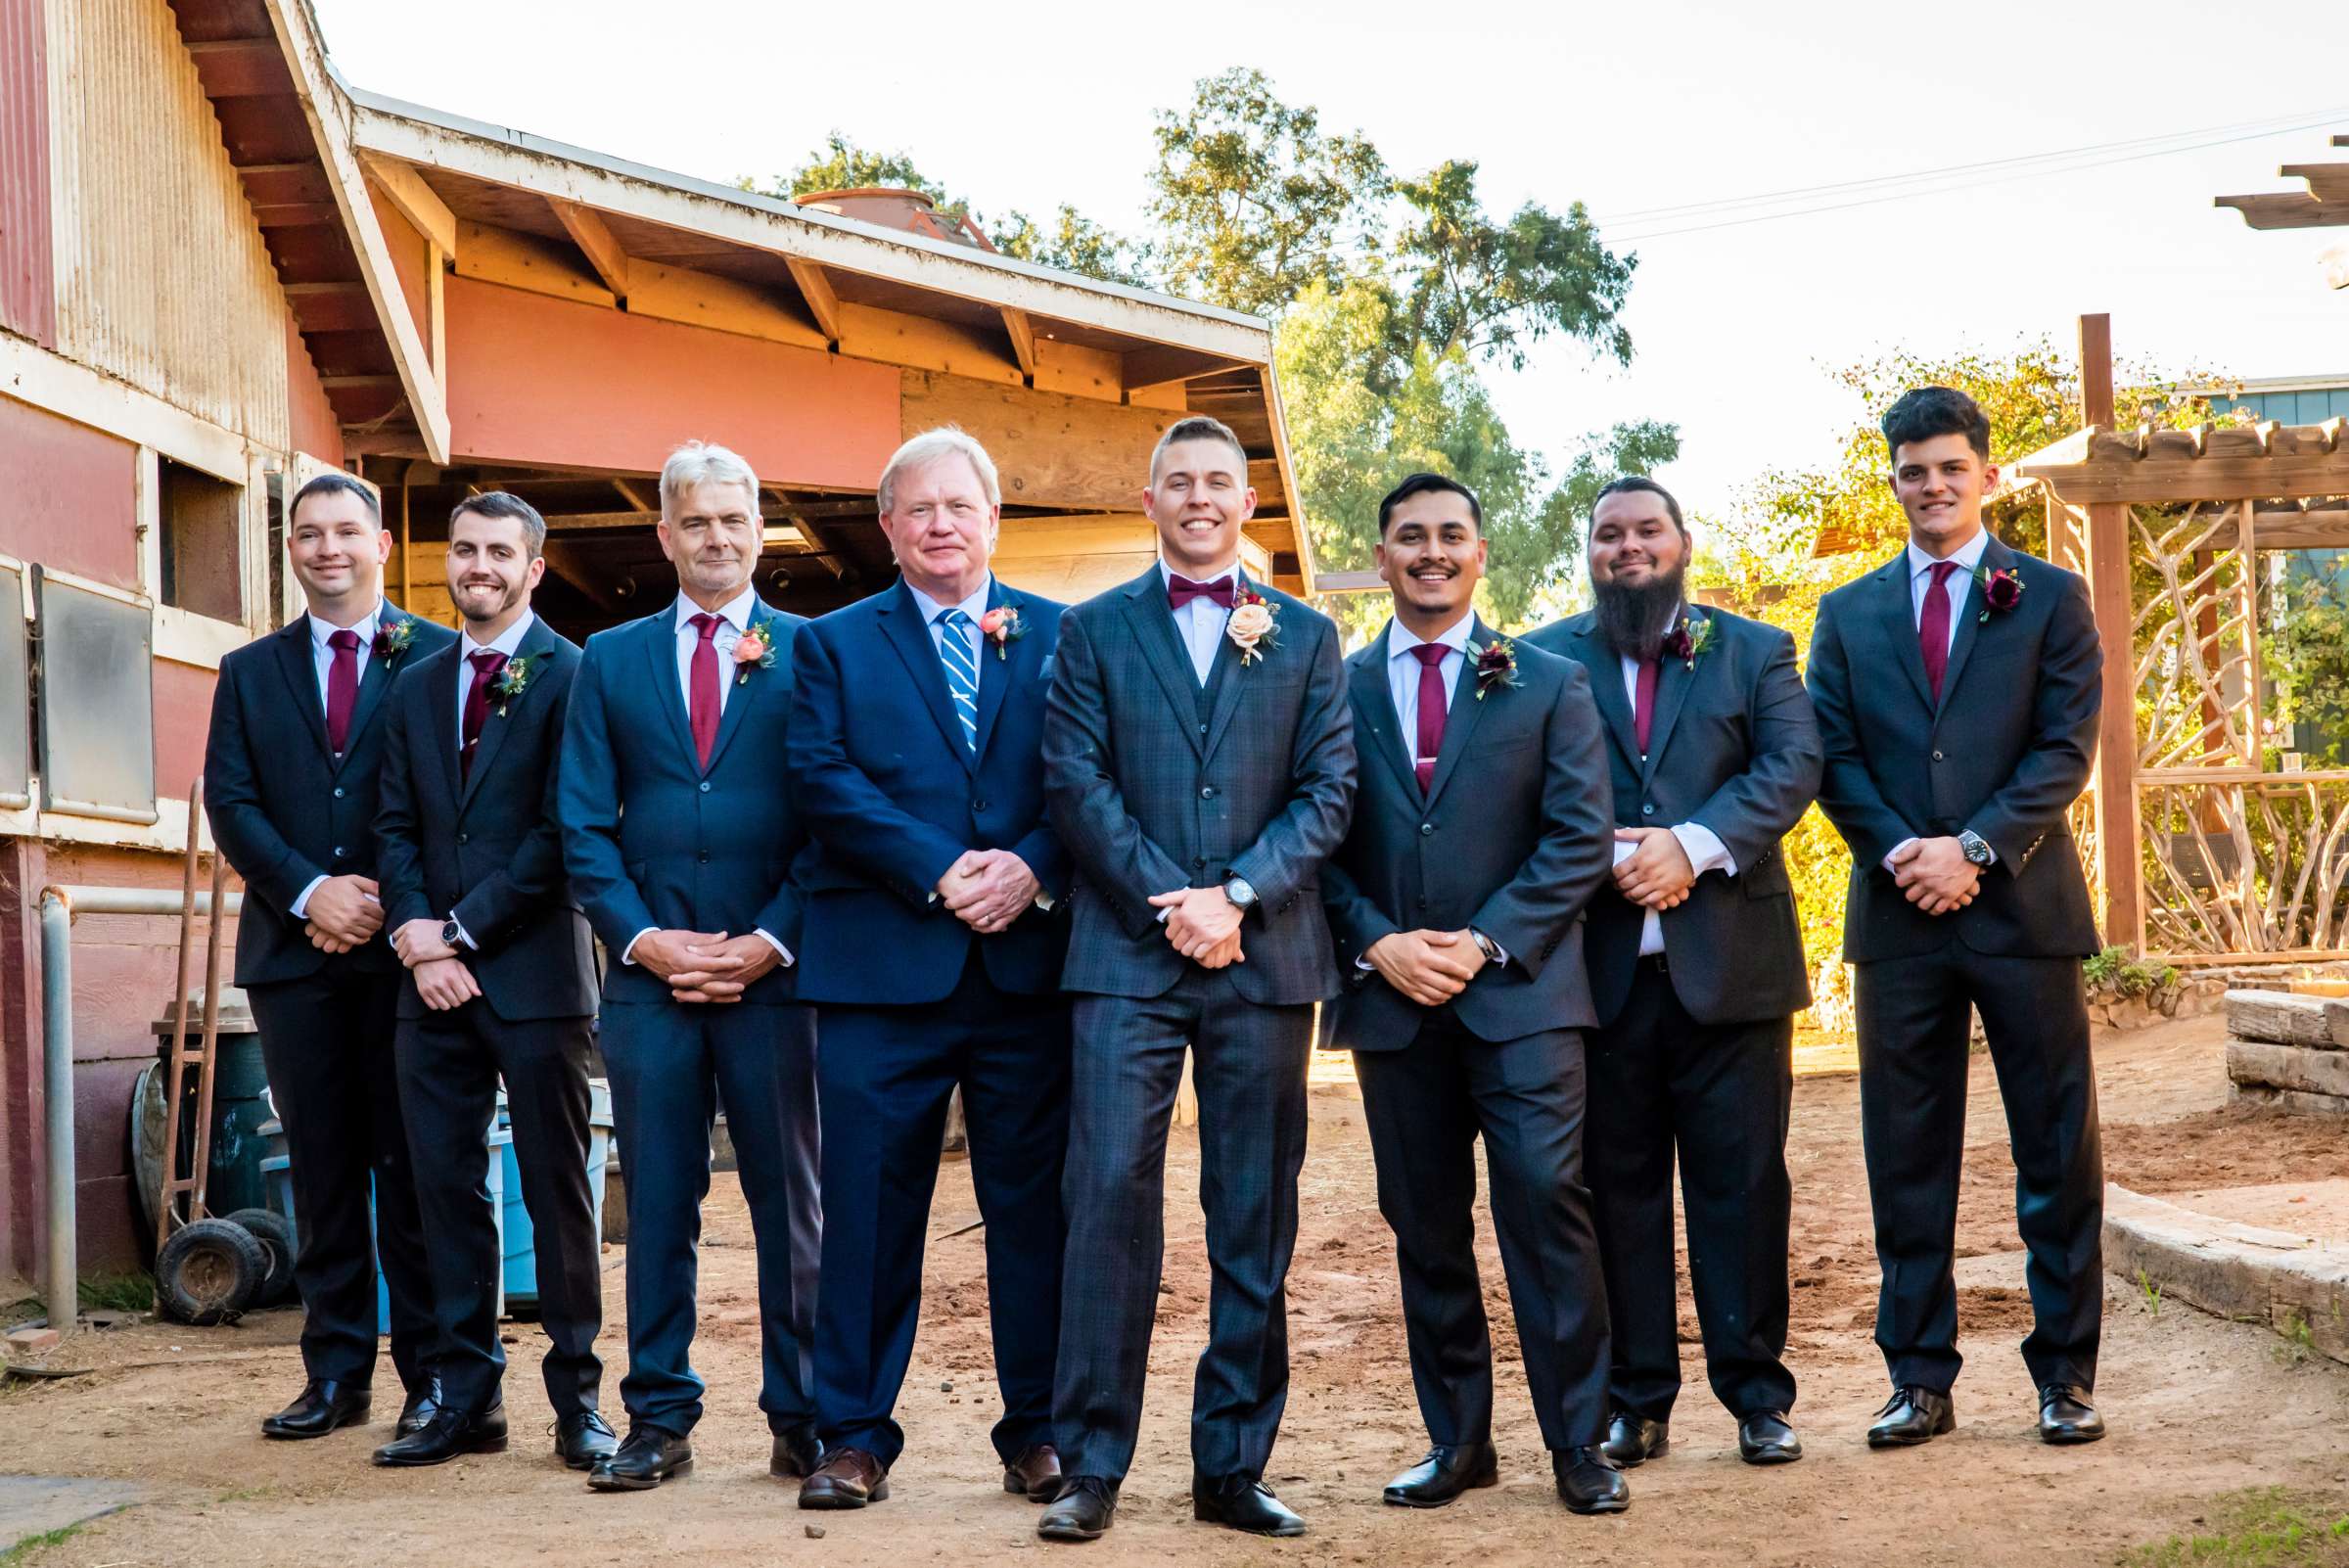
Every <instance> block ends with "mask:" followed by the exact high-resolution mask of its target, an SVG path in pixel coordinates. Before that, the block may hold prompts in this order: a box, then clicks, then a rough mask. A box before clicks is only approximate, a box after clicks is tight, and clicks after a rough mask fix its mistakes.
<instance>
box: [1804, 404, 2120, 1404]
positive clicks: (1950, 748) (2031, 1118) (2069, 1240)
mask: <svg viewBox="0 0 2349 1568" xmlns="http://www.w3.org/2000/svg"><path fill="white" fill-rule="evenodd" d="M1884 440H1885V444H1886V445H1887V446H1888V447H1889V448H1890V450H1891V454H1892V475H1891V483H1892V488H1893V492H1894V494H1896V495H1897V496H1899V497H1900V502H1901V508H1902V510H1903V511H1904V512H1906V513H1907V514H1908V517H1909V543H1908V546H1907V548H1905V549H1904V550H1902V552H1901V554H1900V555H1899V556H1897V557H1895V558H1894V559H1893V560H1892V561H1890V562H1888V563H1887V564H1885V565H1884V566H1882V567H1880V568H1878V569H1877V570H1876V571H1874V572H1871V573H1869V574H1868V575H1867V576H1864V577H1862V578H1860V579H1859V580H1858V581H1856V582H1852V583H1848V584H1846V585H1845V586H1843V587H1841V588H1838V589H1836V590H1835V591H1834V592H1833V593H1831V594H1829V595H1827V597H1826V599H1825V600H1824V601H1823V602H1822V603H1821V604H1820V605H1819V624H1818V629H1817V630H1816V631H1815V632H1814V634H1813V636H1812V642H1811V669H1810V675H1811V698H1812V701H1813V702H1814V703H1815V704H1816V705H1817V706H1818V709H1819V728H1820V730H1821V732H1822V733H1823V734H1824V736H1825V739H1826V750H1827V757H1826V781H1825V784H1824V786H1823V787H1822V788H1821V789H1820V791H1819V805H1820V807H1822V808H1823V809H1824V810H1825V811H1826V813H1827V818H1828V820H1830V821H1832V822H1833V823H1834V824H1835V827H1836V830H1837V831H1838V832H1840V833H1841V834H1842V835H1843V838H1844V842H1845V843H1847V844H1849V845H1850V846H1851V848H1852V887H1851V897H1850V903H1849V906H1848V908H1847V910H1846V912H1845V915H1844V927H1843V931H1844V938H1843V950H1844V957H1845V958H1846V959H1848V960H1849V961H1850V962H1851V963H1853V964H1855V965H1856V966H1857V967H1858V971H1859V974H1858V984H1857V987H1856V992H1855V1000H1856V1002H1857V1005H1858V1012H1859V1026H1860V1107H1861V1126H1862V1130H1863V1132H1864V1134H1865V1145H1866V1153H1867V1185H1868V1195H1869V1198H1870V1201H1871V1202H1872V1204H1873V1206H1874V1209H1875V1222H1876V1257H1877V1261H1878V1263H1879V1264H1880V1265H1881V1266H1882V1268H1883V1271H1884V1286H1883V1292H1882V1295H1881V1297H1880V1299H1879V1301H1878V1303H1877V1307H1876V1344H1877V1345H1878V1346H1879V1347H1881V1348H1882V1350H1883V1352H1884V1359H1885V1362H1886V1364H1887V1366H1888V1367H1889V1369H1890V1371H1891V1374H1892V1384H1893V1392H1892V1398H1891V1399H1890V1400H1888V1401H1887V1402H1886V1403H1885V1406H1884V1408H1883V1410H1882V1411H1881V1412H1880V1413H1879V1415H1878V1417H1877V1420H1876V1423H1875V1425H1874V1426H1872V1427H1870V1428H1869V1429H1868V1434H1867V1436H1868V1442H1869V1443H1870V1444H1871V1445H1872V1446H1874V1447H1878V1448H1885V1447H1893V1446H1901V1445H1908V1444H1914V1443H1923V1442H1926V1441H1927V1440H1929V1439H1931V1438H1934V1437H1936V1436H1939V1435H1940V1434H1941V1433H1944V1432H1947V1431H1949V1430H1950V1429H1951V1428H1952V1427H1953V1426H1955V1425H1956V1424H1957V1416H1956V1412H1955V1409H1954V1407H1953V1406H1952V1404H1951V1400H1950V1386H1951V1384H1952V1383H1953V1382H1955V1381H1956V1379H1957V1367H1958V1360H1959V1358H1958V1355H1957V1285H1956V1282H1955V1280H1954V1278H1953V1276H1952V1272H1951V1268H1952V1261H1951V1248H1952V1238H1953V1236H1954V1235H1955V1233H1956V1230H1957V1179H1958V1172H1959V1168H1960V1166H1961V1164H1962V1161H1963V1158H1964V1153H1965V1092H1966V1040H1967V1037H1968V1033H1969V1026H1968V1011H1969V1008H1970V1009H1973V1010H1978V1011H1979V1012H1980V1013H1981V1015H1982V1027H1983V1030H1984V1032H1985V1033H1986V1034H1987V1035H1988V1036H1989V1038H1990V1053H1991V1059H1992V1061H1993V1063H1994V1064H1995V1065H1996V1067H1997V1069H1998V1075H1999V1090H2000V1097H2001V1098H2002V1099H2003V1100H2004V1102H2005V1107H2006V1126H2007V1130H2008V1133H2009V1134H2010V1141H2011V1143H2012V1146H2013V1150H2014V1164H2015V1219H2016V1222H2017V1224H2018V1226H2019V1228H2020V1229H2021V1232H2022V1238H2023V1243H2024V1245H2025V1246H2026V1247H2027V1248H2028V1249H2029V1251H2030V1255H2031V1261H2030V1265H2029V1268H2028V1270H2027V1273H2026V1278H2027V1280H2028V1283H2029V1285H2030V1290H2031V1308H2032V1314H2033V1317H2034V1319H2035V1322H2034V1326H2033V1328H2032V1331H2031V1334H2030V1337H2029V1338H2027V1339H2025V1340H2024V1341H2023V1360H2024V1363H2025V1364H2026V1365H2027V1366H2028V1367H2029V1368H2030V1371H2031V1380H2032V1382H2033V1383H2034V1384H2035V1385H2036V1386H2037V1387H2038V1389H2039V1434H2040V1436H2041V1437H2042V1438H2044V1439H2045V1440H2046V1441H2048V1442H2050V1443H2088V1442H2094V1441H2095V1440H2096V1439H2097V1438H2100V1437H2102V1436H2103V1435H2104V1422H2103V1419H2102V1417H2101V1416H2099V1415H2098V1414H2097V1413H2096V1408H2095V1407H2094V1405H2093V1404H2092V1403H2091V1400H2092V1391H2093V1390H2094V1389H2095V1387H2096V1347H2097V1340H2098V1338H2099V1334H2100V1331H2101V1327H2102V1317H2103V1306H2104V1285H2103V1267H2102V1251H2101V1244H2102V1238H2101V1229H2102V1223H2103V1208H2104V1176H2103V1165H2102V1159H2101V1154H2100V1150H2099V1146H2098V1142H2097V1129H2096V1064H2095V1063H2094V1061H2093V1060H2092V1059H2091V1058H2090V1054H2089V1039H2088V1006H2087V1000H2086V996H2085V993H2084V992H2083V989H2082V981H2081V971H2080V965H2081V960H2082V959H2084V958H2085V957H2086V956H2087V955H2088V954H2089V953H2091V952H2093V951H2095V950H2096V920H2095V917H2094V915H2093V913H2092V911H2091V909H2090V904H2089V893H2088V879H2087V877H2086V875H2085V874H2084V872H2083V871H2082V868H2081V863H2080V852H2079V850H2078V849H2077V848H2076V847H2075V846H2074V844H2073V843H2072V835H2071V831H2070V829H2069V827H2068V826H2067V825H2066V822H2065V813H2066V812H2067V811H2068V810H2069V808H2070V807H2071V805H2072V803H2073V801H2075V800H2077V799H2078V798H2079V795H2080V792H2081V791H2082V790H2083V789H2085V788H2086V787H2087V785H2088V778H2089V770H2090V768H2091V766H2092V764H2093V763H2094V762H2095V760H2096V715H2097V712H2098V709H2099V708H2100V707H2101V694H2102V687H2101V670H2102V667H2103V654H2102V651H2101V649H2100V648H2099V646H2098V644H2097V640H2096V618H2095V616H2094V614H2093V613H2092V612H2091V610H2090V608H2089V599H2088V587H2087V585H2086V584H2085V583H2083V582H2082V581H2081V580H2080V578H2079V577H2078V576H2074V575H2073V574H2071V573H2069V572H2066V571H2064V570H2062V569H2061V568H2059V567H2055V566H2050V564H2049V563H2047V562H2045V561H2041V560H2039V559H2037V558H2035V557H2032V556H2027V555H2024V554H2022V553H2020V552H2019V551H2016V550H2012V549H2009V548H2007V546H2005V545H2004V544H2003V543H2001V542H2000V541H1999V540H1997V539H1995V538H1993V537H1992V536H1991V535H1990V534H1989V533H1988V532H1986V531H1985V530H1984V529H1983V525H1982V499H1983V497H1984V496H1985V495H1987V494H1989V493H1990V492H1991V491H1992V490H1993V489H1995V488H1996V487H1997V485H1998V475H1999V471H1998V469H1997V467H1996V466H1995V465H1994V464H1992V463H1991V461H1990V421H1989V420H1988V419H1987V418H1985V417H1984V416H1983V413H1982V410H1981V409H1980V408H1979V407H1978V406H1976V404H1975V402H1974V400H1973V399H1972V398H1971V397H1968V396H1966V395H1965V394H1964V393H1963V392H1955V391H1952V390H1951V389H1949V388H1946V387H1926V388H1921V389H1919V390H1918V391H1915V392H1910V393H1908V394H1907V395H1906V396H1904V397H1902V398H1901V400H1900V401H1899V402H1897V403H1895V404H1893V406H1892V410H1891V411H1890V412H1889V413H1887V414H1886V415H1885V416H1884ZM2123 653H2124V656H2125V654H2126V650H2124V651H2123Z"/></svg>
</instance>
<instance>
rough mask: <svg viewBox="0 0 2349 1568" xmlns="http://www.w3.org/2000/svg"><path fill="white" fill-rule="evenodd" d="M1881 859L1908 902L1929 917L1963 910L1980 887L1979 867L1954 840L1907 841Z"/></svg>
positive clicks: (1962, 846)
mask: <svg viewBox="0 0 2349 1568" xmlns="http://www.w3.org/2000/svg"><path fill="white" fill-rule="evenodd" d="M1885 858H1886V862H1887V864H1888V865H1889V866H1890V868H1891V871H1892V880H1893V881H1894V882H1896V883H1898V884H1899V885H1900V888H1901V891H1902V892H1903V893H1905V894H1907V895H1908V898H1909V901H1910V902H1911V903H1913V904H1915V905H1916V906H1917V907H1918V908H1919V909H1922V910H1924V912H1925V913H1927V914H1929V915H1941V914H1948V913H1949V912H1950V911H1951V910H1953V909H1962V908H1964V907H1965V906H1966V905H1967V904H1969V903H1972V902H1973V901H1974V894H1975V893H1976V892H1977V891H1979V890H1980V888H1981V886H1982V868H1981V867H1980V866H1978V865H1976V864H1974V862H1973V861H1971V860H1968V859H1967V858H1966V857H1965V846H1964V845H1962V844H1960V843H1958V842H1957V840H1956V839H1954V838H1945V839H1911V840H1910V841H1909V842H1908V843H1907V844H1904V845H1902V846H1901V847H1900V848H1899V849H1897V850H1895V851H1893V852H1892V853H1891V854H1890V855H1888V856H1886V857H1885Z"/></svg>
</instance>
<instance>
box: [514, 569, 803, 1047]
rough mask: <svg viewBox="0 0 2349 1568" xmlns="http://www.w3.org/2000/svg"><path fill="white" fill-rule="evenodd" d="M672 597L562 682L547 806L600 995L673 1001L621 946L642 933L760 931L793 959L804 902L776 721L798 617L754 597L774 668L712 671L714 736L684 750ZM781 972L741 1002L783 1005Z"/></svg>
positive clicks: (608, 637)
mask: <svg viewBox="0 0 2349 1568" xmlns="http://www.w3.org/2000/svg"><path fill="white" fill-rule="evenodd" d="M675 614H676V611H675V601H674V600H671V601H669V602H668V603H666V604H664V605H663V606H662V607H661V609H660V611H659V613H658V614H655V615H650V616H647V617H645V618H644V619H643V620H641V621H631V622H629V623H627V624H626V625H624V626H614V627H613V628H612V629H611V630H609V631H599V632H597V633H596V634H595V635H594V636H592V637H589V638H588V639H587V648H586V652H585V654H584V656H583V657H582V658H581V659H580V661H579V672H578V674H577V675H576V677H574V679H573V681H572V691H571V710H570V713H569V714H568V715H567V716H566V720H565V724H564V732H563V760H562V762H561V764H560V768H561V781H560V783H559V785H558V787H557V791H556V800H557V804H558V809H559V813H560V815H561V817H562V822H563V859H564V864H565V866H566V868H567V869H568V870H569V871H570V873H571V887H572V892H573V893H574V894H575V895H576V897H577V899H578V900H579V902H580V904H581V906H582V907H584V908H585V909H586V911H587V918H588V919H589V920H590V921H592V922H593V923H594V926H595V933H596V935H597V936H599V937H601V938H602V939H603V941H604V947H605V950H606V952H607V953H608V954H609V956H610V961H609V963H608V964H607V965H606V973H605V976H604V994H605V996H606V997H607V998H608V999H610V1000H613V1001H632V1002H648V1001H668V999H669V994H668V987H667V986H665V985H663V984H662V983H661V981H660V979H659V978H658V977H657V976H655V975H654V974H653V973H652V972H651V971H650V970H647V969H645V968H643V967H641V966H639V965H635V964H623V963H622V962H621V955H622V952H624V951H625V950H626V948H627V945H628V944H629V943H631V942H633V941H634V940H635V939H636V936H637V934H638V933H639V932H642V931H644V930H645V929H646V928H648V927H654V928H659V929H663V930H685V931H722V932H724V933H725V934H726V935H728V936H729V937H740V936H745V935H748V934H749V933H750V932H752V931H755V930H758V931H765V932H767V933H768V934H769V935H771V936H773V937H774V938H775V939H776V940H777V941H778V942H780V943H782V944H783V945H784V946H786V947H787V948H790V949H791V950H792V952H793V954H794V955H795V956H796V955H797V953H798V951H799V945H800V941H801V920H800V911H801V902H800V893H799V889H798V888H797V887H795V886H794V885H793V882H792V878H791V862H792V860H793V858H794V857H795V856H796V855H797V854H798V853H799V852H800V847H801V846H802V845H803V844H804V843H805V842H806V833H805V831H804V829H803V828H802V827H801V824H800V819H799V813H798V812H797V811H796V810H794V809H793V807H792V803H791V789H790V779H789V777H788V776H787V753H786V747H785V744H784V730H785V727H786V725H787V724H788V722H789V719H790V716H791V657H792V649H791V643H792V638H793V635H794V634H795V633H796V632H798V631H799V630H800V628H801V627H803V626H805V625H806V619H805V618H804V617H801V616H794V615H786V614H784V613H783V612H782V611H780V610H776V609H774V608H773V607H772V606H770V605H767V604H765V603H764V602H762V601H760V602H755V603H754V605H753V607H752V610H751V619H750V623H751V624H752V625H755V626H762V627H768V628H771V630H772V634H773V642H774V647H775V660H774V664H773V665H772V666H771V667H769V668H766V669H760V668H757V667H755V666H753V667H745V668H746V669H747V671H748V672H747V674H743V673H742V672H741V671H740V670H738V669H735V668H733V667H728V668H724V669H721V670H720V671H719V677H718V678H720V679H721V680H728V681H736V682H737V683H736V684H735V685H734V686H733V687H732V688H731V689H730V690H728V692H727V693H726V708H725V714H724V716H723V717H722V718H721V719H720V721H719V724H718V730H717V744H716V745H715V747H714V749H713V750H712V752H711V754H710V765H709V766H708V767H707V768H705V767H703V766H702V765H701V763H700V761H698V760H697V759H696V757H695V756H694V748H693V732H692V730H691V729H690V728H689V727H688V723H687V718H686V712H685V694H684V691H683V690H682V689H681V687H680V685H679V682H678V680H677V653H676V620H675ZM793 979H794V976H793V971H792V969H791V967H790V966H788V965H786V966H779V967H777V968H775V969H771V970H769V971H767V973H766V974H764V975H762V976H760V978H759V979H758V980H757V981H755V982H753V983H752V984H751V986H750V987H749V988H748V989H747V990H745V991H744V992H743V994H742V999H743V1000H744V1001H745V1002H754V1003H761V1004H764V1005H767V1006H777V1005H782V1004H785V1003H788V1002H790V1001H792V1000H793V992H792V985H793Z"/></svg>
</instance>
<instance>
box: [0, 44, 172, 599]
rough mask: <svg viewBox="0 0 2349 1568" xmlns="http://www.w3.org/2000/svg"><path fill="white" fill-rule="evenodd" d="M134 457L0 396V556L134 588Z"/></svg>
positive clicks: (126, 447)
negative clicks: (2, 554)
mask: <svg viewBox="0 0 2349 1568" xmlns="http://www.w3.org/2000/svg"><path fill="white" fill-rule="evenodd" d="M7 3H9V0H0V5H5V4H7ZM137 459H138V448H136V447H135V446H133V445H132V444H131V443H130V442H128V441H125V440H118V439H116V438H115V437H112V436H108V435H105V434H103V433H102V432H99V431H94V430H92V429H90V428H89V427H88V426H87V425H76V424H74V423H73V422H72V421H71V420H69V419H60V418H58V417H57V416H56V415H55V414H52V413H49V412H47V411H45V410H43V409H38V408H35V407H33V406H32V405H31V404H30V403H21V402H18V401H17V400H16V399H15V398H13V397H0V552H6V553H7V554H9V555H13V556H16V557H17V558H18V559H20V560H23V561H37V562H39V563H40V564H41V565H42V566H45V567H54V568H55V569H57V570H58V571H60V572H78V573H80V574H81V575H82V576H85V577H95V578H97V579H98V580H99V581H101V582H105V583H110V584H112V585H113V586H115V587H117V588H131V589H135V588H137V587H138V585H139V543H138V531H137V525H138V468H137Z"/></svg>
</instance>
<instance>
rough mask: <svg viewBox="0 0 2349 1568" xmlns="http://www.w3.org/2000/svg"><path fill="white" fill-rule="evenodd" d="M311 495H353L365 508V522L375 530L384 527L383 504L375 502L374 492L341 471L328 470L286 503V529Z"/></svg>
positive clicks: (296, 492) (295, 493)
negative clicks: (372, 525) (371, 524)
mask: <svg viewBox="0 0 2349 1568" xmlns="http://www.w3.org/2000/svg"><path fill="white" fill-rule="evenodd" d="M313 495H355V496H357V497H358V498H359V504H360V505H362V506H364V507H365V508H367V521H369V522H370V523H373V524H374V525H375V526H376V527H377V528H382V527H383V526H384V508H383V504H382V503H381V502H379V501H378V500H376V498H375V491H373V490H371V489H369V488H368V487H367V486H366V485H365V484H361V483H360V482H359V481H358V480H355V479H353V478H352V477H351V476H349V475H348V474H345V473H344V472H343V471H342V470H341V469H329V470H328V471H327V472H325V473H323V474H321V475H319V476H318V477H317V478H316V479H313V480H311V481H310V482H309V483H308V484H304V485H302V487H301V488H300V489H299V490H296V491H295V492H294V499H292V500H291V501H288V502H287V503H286V523H287V526H288V527H291V526H292V525H293V522H294V519H295V518H296V517H298V516H299V515H300V512H301V503H302V502H304V501H306V500H308V499H309V498H310V497H311V496H313Z"/></svg>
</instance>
